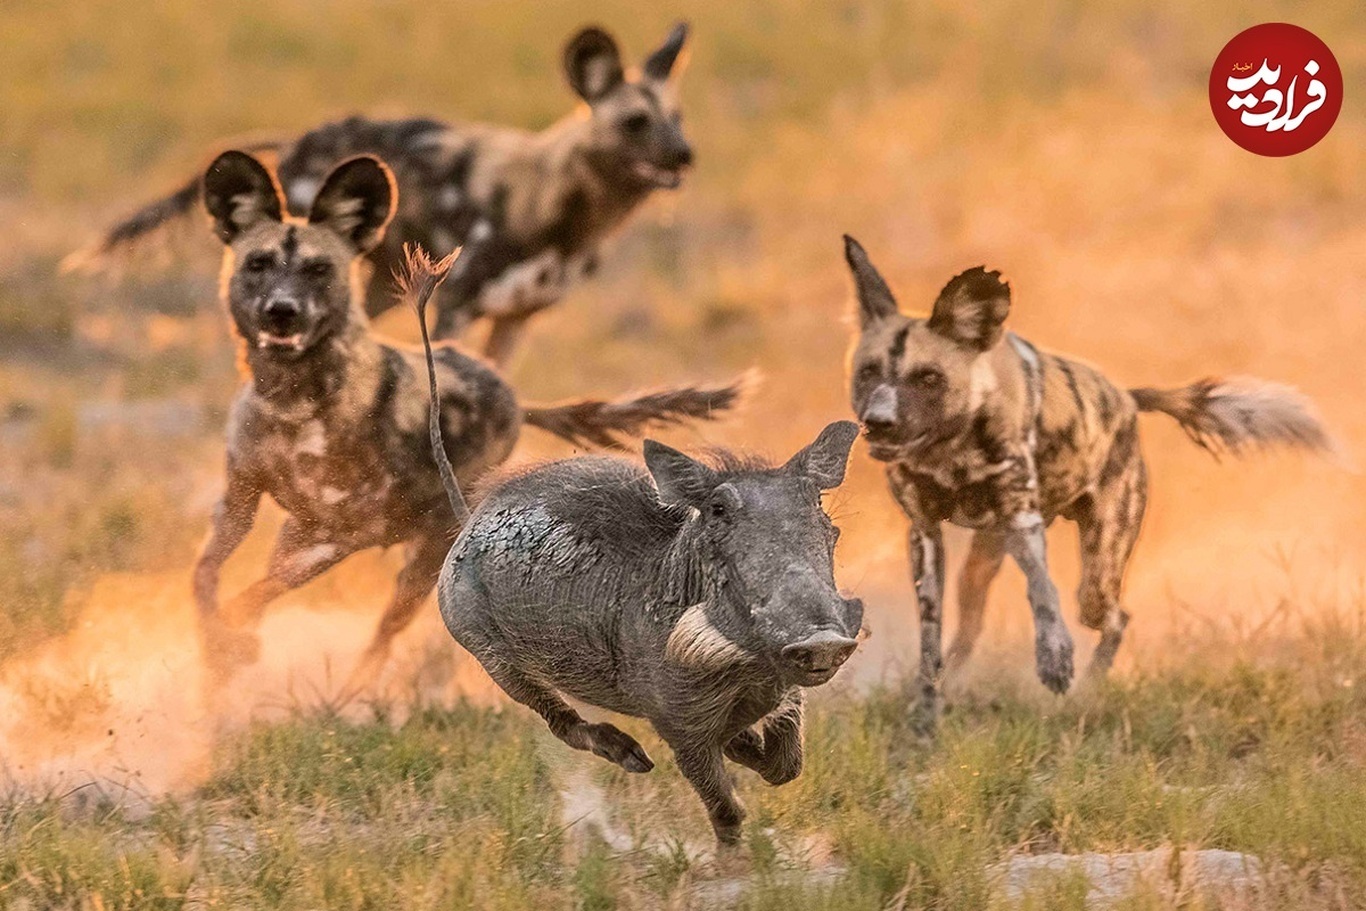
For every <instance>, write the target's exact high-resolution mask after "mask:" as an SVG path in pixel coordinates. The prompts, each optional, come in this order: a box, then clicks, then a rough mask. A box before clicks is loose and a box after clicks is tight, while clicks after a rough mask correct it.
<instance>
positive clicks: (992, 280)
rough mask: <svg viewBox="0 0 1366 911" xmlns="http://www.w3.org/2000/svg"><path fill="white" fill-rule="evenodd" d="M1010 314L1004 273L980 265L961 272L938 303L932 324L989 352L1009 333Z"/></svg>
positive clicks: (970, 346)
mask: <svg viewBox="0 0 1366 911" xmlns="http://www.w3.org/2000/svg"><path fill="white" fill-rule="evenodd" d="M1008 313H1010V285H1009V284H1008V283H1007V282H1003V281H1001V273H1000V272H988V271H987V268H986V266H977V267H976V268H974V269H969V270H967V271H966V272H960V273H958V274H957V275H955V276H954V277H953V278H951V279H949V283H948V284H947V285H945V286H944V290H943V291H940V292H939V299H938V300H936V301H935V302H934V311H933V312H932V313H931V314H930V321H929V327H930V328H931V329H933V330H934V331H935V332H938V333H939V334H940V335H943V336H947V337H948V338H951V339H953V340H954V341H955V342H958V343H959V344H960V345H963V346H965V347H967V348H972V349H975V350H977V351H986V350H987V349H988V348H991V347H993V346H994V345H995V344H996V343H997V342H999V341H1000V340H1001V336H1002V335H1004V334H1005V329H1004V324H1005V321H1006V315H1007V314H1008Z"/></svg>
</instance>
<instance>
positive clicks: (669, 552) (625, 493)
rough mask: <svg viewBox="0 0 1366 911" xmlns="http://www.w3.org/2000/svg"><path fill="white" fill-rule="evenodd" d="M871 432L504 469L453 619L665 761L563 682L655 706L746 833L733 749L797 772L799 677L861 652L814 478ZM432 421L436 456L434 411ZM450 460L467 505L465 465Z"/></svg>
mask: <svg viewBox="0 0 1366 911" xmlns="http://www.w3.org/2000/svg"><path fill="white" fill-rule="evenodd" d="M432 382H435V379H434V378H433V380H432ZM858 432H859V430H858V425H856V424H854V423H852V422H850V421H840V422H838V423H835V424H831V425H830V426H829V427H826V428H825V430H823V431H822V432H821V434H820V436H819V437H817V438H816V441H815V442H814V443H812V444H811V445H810V446H807V447H806V448H805V449H803V450H802V451H800V452H798V453H797V454H796V455H795V456H793V457H792V458H791V459H790V460H789V461H788V462H787V464H785V465H783V466H781V467H773V466H770V465H767V464H764V463H761V462H757V461H754V460H742V459H738V458H735V457H733V456H728V455H720V456H717V457H716V458H715V459H714V460H712V464H710V465H708V464H703V463H702V462H699V461H696V460H694V459H692V458H690V457H688V456H686V455H684V454H683V453H681V452H679V451H677V450H675V449H671V448H670V447H668V446H665V445H663V444H661V443H657V442H655V441H653V440H646V441H645V466H644V467H641V466H639V465H638V464H636V463H634V462H631V461H627V460H625V459H619V458H611V457H605V456H581V457H578V458H572V459H565V460H563V461H558V462H551V463H548V464H544V465H541V466H539V467H536V468H532V469H531V470H529V471H526V472H524V473H521V474H515V475H512V476H510V477H506V478H504V479H502V480H501V481H499V482H498V483H496V484H495V485H494V486H493V487H492V488H491V489H490V490H489V491H488V492H487V493H486V494H485V495H484V497H483V499H482V500H481V502H480V503H479V506H478V508H476V509H475V510H474V512H473V514H472V515H469V518H468V521H466V522H465V524H464V530H463V531H462V532H461V534H460V536H459V537H458V538H457V539H456V541H455V545H454V546H453V547H452V548H451V552H450V554H449V555H448V556H447V557H446V562H445V565H444V566H443V567H442V569H441V576H440V581H439V583H438V588H437V593H438V599H439V602H440V605H441V615H442V617H443V618H444V619H445V621H446V627H447V629H449V630H450V632H451V635H452V636H454V637H455V638H456V640H457V641H458V642H459V643H460V644H461V645H463V646H464V647H465V648H466V649H468V650H469V651H470V652H471V653H472V654H473V655H474V656H475V657H476V658H477V659H479V662H480V663H481V664H482V665H483V666H484V669H485V670H487V671H488V673H489V676H491V677H492V678H493V679H494V681H495V682H497V684H498V685H499V686H500V687H502V688H503V690H504V691H505V692H506V693H507V694H508V695H509V696H511V697H512V698H513V699H515V700H517V701H518V702H520V703H522V704H523V705H526V706H529V707H530V708H532V709H534V710H535V711H536V712H537V713H539V714H540V715H541V717H543V718H545V720H546V722H547V723H548V724H549V725H550V730H551V731H552V732H553V733H554V734H555V736H556V737H559V738H560V739H561V740H563V741H564V742H565V743H567V744H569V745H570V746H572V747H574V748H575V749H579V750H590V751H592V752H593V753H596V754H597V755H599V756H602V757H603V758H605V759H608V760H610V761H612V762H615V763H616V764H617V765H619V766H621V767H622V768H624V769H626V770H627V771H630V772H648V771H649V770H650V769H651V768H653V767H654V763H652V762H651V761H650V758H649V756H647V755H646V754H645V750H644V749H642V748H641V746H640V744H639V743H637V742H636V741H635V740H634V739H633V738H632V737H631V736H630V735H628V734H626V733H625V732H623V731H621V730H619V729H618V728H616V727H615V726H613V725H611V724H608V723H605V722H604V723H599V724H593V723H590V722H588V721H585V720H584V719H583V718H582V717H581V716H580V715H579V713H578V712H576V711H575V710H574V709H573V708H571V707H570V706H569V705H568V704H567V703H566V702H565V701H564V699H563V697H562V696H561V693H564V694H567V695H569V696H572V697H574V698H576V699H579V700H581V701H583V702H586V703H589V704H591V705H596V706H601V707H602V708H606V709H609V710H611V711H614V712H620V713H622V714H625V715H634V716H638V717H644V718H648V719H649V720H650V722H651V723H652V724H653V725H654V727H655V730H657V731H658V732H659V734H660V736H661V737H663V738H664V740H665V741H666V742H667V743H668V744H669V746H670V747H672V748H673V750H674V753H675V755H676V757H677V761H678V768H679V770H680V771H681V772H682V773H683V774H684V776H686V777H687V779H688V781H689V782H691V783H692V786H693V787H694V788H695V789H696V790H697V793H698V795H699V796H700V797H701V798H702V801H703V803H705V804H706V806H707V812H708V814H709V815H710V817H711V823H712V827H713V828H714V829H715V831H716V837H717V839H718V840H720V841H721V842H722V843H723V844H733V843H734V842H736V841H737V840H738V839H739V837H740V823H741V821H742V819H743V815H744V814H743V811H742V809H741V807H740V803H739V801H738V800H737V799H736V797H735V791H734V787H733V785H732V783H731V779H730V776H729V774H728V773H727V772H726V768H725V764H724V762H723V761H722V757H723V756H725V757H726V758H729V759H730V760H731V761H733V762H738V763H740V764H741V765H744V766H748V767H749V768H751V769H753V770H755V771H756V772H758V773H759V774H760V775H761V776H763V778H764V780H765V781H767V782H769V783H770V784H775V785H776V784H783V783H784V782H788V781H791V780H792V779H793V778H796V777H797V775H798V774H800V773H801V769H802V691H801V687H803V686H819V685H820V684H822V683H825V682H826V681H828V680H830V678H831V677H833V676H834V675H835V672H836V671H837V670H838V669H839V667H840V665H842V664H843V663H844V661H845V659H847V658H848V657H849V655H850V654H851V653H852V652H853V651H854V647H855V640H854V636H855V635H856V634H857V633H858V631H859V627H860V625H861V623H862V620H863V604H862V602H860V601H859V600H858V599H856V598H855V599H850V598H844V597H842V596H841V595H840V593H839V592H838V591H837V590H836V588H835V580H834V549H835V541H836V539H837V538H838V536H839V531H838V529H837V528H835V526H834V524H833V523H832V522H831V521H830V518H829V517H828V516H827V515H826V514H825V511H824V510H823V509H822V508H821V492H822V491H824V490H831V489H833V488H835V487H838V486H839V485H840V483H841V482H842V481H843V480H844V469H845V462H846V460H847V459H848V457H849V449H850V447H851V446H852V445H853V442H854V439H855V437H857V436H858ZM432 436H433V438H434V439H435V440H436V442H437V445H436V446H435V447H434V449H433V456H434V457H435V458H436V460H437V462H438V464H441V463H443V462H444V461H445V459H446V451H445V449H444V447H442V446H441V445H440V429H439V426H437V425H436V424H433V427H432ZM442 476H443V478H444V479H446V481H447V482H448V492H449V493H450V496H451V501H452V506H453V508H454V509H455V510H456V512H457V513H458V514H463V513H465V507H464V500H463V498H462V497H461V495H460V491H459V489H458V487H456V486H455V483H454V475H453V473H452V472H451V471H449V470H447V469H444V468H443V470H442ZM462 517H463V516H462ZM756 725H757V728H756V727H755V726H756Z"/></svg>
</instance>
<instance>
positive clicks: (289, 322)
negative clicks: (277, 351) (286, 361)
mask: <svg viewBox="0 0 1366 911" xmlns="http://www.w3.org/2000/svg"><path fill="white" fill-rule="evenodd" d="M304 323H305V319H304V306H303V304H302V303H300V302H299V301H298V300H297V299H296V298H293V297H272V298H270V299H269V300H267V301H266V303H265V306H263V307H262V308H261V318H260V331H259V332H258V333H257V336H256V345H257V347H258V348H289V349H292V350H294V351H298V350H301V349H302V348H303V344H304V335H305V330H306V328H307V327H306V326H305V325H304Z"/></svg>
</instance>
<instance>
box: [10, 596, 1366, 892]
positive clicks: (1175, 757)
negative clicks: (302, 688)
mask: <svg viewBox="0 0 1366 911" xmlns="http://www.w3.org/2000/svg"><path fill="white" fill-rule="evenodd" d="M1361 619H1362V618H1361V617H1360V616H1356V617H1342V618H1338V620H1337V621H1336V622H1335V624H1334V625H1331V626H1328V627H1325V626H1324V625H1323V624H1322V623H1316V624H1314V625H1313V626H1312V628H1306V629H1302V630H1301V631H1300V635H1299V636H1298V637H1297V638H1296V640H1295V641H1296V646H1295V648H1294V649H1293V650H1290V651H1287V652H1284V653H1283V654H1281V655H1279V656H1277V657H1274V658H1273V657H1270V656H1268V655H1262V656H1260V658H1259V659H1257V660H1253V659H1250V658H1249V657H1247V656H1244V657H1241V658H1230V659H1228V660H1217V661H1213V662H1197V661H1193V660H1191V657H1192V656H1189V655H1188V656H1186V657H1185V658H1183V660H1182V666H1181V668H1180V669H1179V670H1168V671H1164V672H1163V673H1161V674H1154V675H1145V674H1135V675H1132V676H1130V677H1129V678H1127V679H1125V680H1123V681H1121V682H1119V683H1117V684H1115V685H1113V686H1110V687H1106V688H1104V689H1103V690H1101V691H1099V692H1096V693H1093V694H1091V695H1090V696H1088V697H1085V698H1074V699H1071V700H1069V701H1067V702H1066V703H1061V704H1048V703H1045V702H1044V700H1043V699H1041V698H1021V697H1019V696H1015V695H1012V692H1013V688H1012V686H1006V687H1001V688H997V691H995V692H993V691H992V688H990V687H987V688H985V689H984V690H981V691H979V692H977V693H975V694H974V695H973V696H972V697H970V698H966V699H964V700H963V701H960V702H959V703H958V704H957V705H956V707H955V709H954V711H952V712H951V713H950V715H949V717H948V719H947V722H946V724H945V726H944V730H943V735H942V737H941V738H940V740H939V742H938V743H936V744H933V745H925V744H922V743H919V742H917V741H916V740H915V739H914V738H913V736H912V735H911V733H910V732H909V730H908V725H907V712H906V699H905V697H904V695H903V694H901V693H899V692H897V691H896V690H895V689H886V688H875V689H873V690H872V691H870V692H867V693H864V694H859V695H855V694H853V693H849V692H846V693H843V694H836V695H832V696H827V697H824V698H818V699H817V706H816V709H815V711H814V712H813V717H812V719H811V724H810V728H809V731H808V736H807V743H808V750H809V752H810V761H809V764H808V766H807V770H806V772H805V774H804V775H803V776H802V777H801V778H800V779H799V780H798V781H797V782H795V783H793V784H792V785H790V786H787V787H784V788H781V789H772V788H768V787H766V786H764V785H763V784H762V783H761V782H759V781H758V779H757V778H756V777H754V776H751V775H748V774H744V775H741V776H740V778H741V785H742V794H743V796H744V798H745V800H746V801H747V803H748V806H749V808H750V813H751V816H750V820H749V822H748V824H747V828H746V835H745V841H744V844H743V847H742V848H741V849H740V850H739V851H738V852H737V853H736V855H735V856H731V857H722V858H719V859H718V858H716V857H714V856H712V855H711V854H710V852H709V851H708V852H704V851H701V850H700V849H701V848H702V847H705V846H706V845H707V841H708V827H707V824H706V820H705V817H704V815H703V813H702V811H701V809H700V807H699V806H698V805H697V803H696V801H695V799H694V798H693V796H692V795H691V793H690V792H689V791H688V789H687V787H686V786H685V785H684V784H683V783H682V780H681V779H680V778H679V776H678V775H677V771H676V769H674V768H673V765H672V763H671V762H670V761H668V760H667V759H666V756H667V754H666V753H665V752H664V751H663V750H662V748H661V746H662V745H661V744H659V742H658V741H657V740H656V739H654V738H652V737H650V736H649V735H648V734H645V736H644V737H643V738H642V739H643V741H644V743H645V745H646V747H647V749H650V750H651V752H652V753H653V754H654V756H655V757H656V759H661V760H664V761H662V762H660V763H659V767H658V768H657V769H656V770H655V772H654V773H652V774H650V775H648V776H629V775H627V774H626V773H624V772H621V771H620V770H617V769H615V768H612V767H608V766H607V765H606V764H605V763H602V762H601V761H599V760H596V759H593V758H590V757H584V756H583V755H582V754H569V753H568V751H567V750H565V749H564V748H563V747H562V746H561V745H560V744H558V743H557V742H554V741H552V740H551V739H550V738H549V736H548V735H547V734H546V732H545V731H544V730H543V728H542V727H541V725H540V724H539V723H538V722H536V721H534V720H532V719H530V718H529V717H528V716H527V715H526V714H525V713H522V712H513V711H504V712H500V711H497V710H495V709H488V708H475V707H471V706H469V705H456V706H454V707H452V708H427V709H419V710H416V711H413V712H412V713H411V714H408V715H407V716H406V718H405V719H404V720H402V721H401V722H396V721H395V720H394V719H393V718H391V717H389V716H388V715H387V713H386V711H385V710H384V709H383V708H378V707H377V708H375V709H374V710H373V715H372V717H370V718H368V719H366V720H363V721H345V722H344V721H342V720H341V719H339V718H337V717H335V716H332V715H328V714H325V713H302V714H298V715H296V716H295V717H293V718H291V719H290V720H289V721H287V722H284V723H272V724H261V725H256V726H252V727H249V728H247V729H245V730H243V731H241V732H239V733H237V734H235V735H234V736H232V737H231V738H229V739H228V740H227V741H226V742H225V743H224V744H223V745H222V748H221V750H220V752H219V754H218V756H217V758H216V760H215V762H214V767H213V771H212V773H211V775H210V776H209V777H208V778H207V780H206V781H205V782H204V783H203V784H201V785H200V786H199V787H197V788H196V789H195V790H194V791H193V792H191V793H188V794H183V795H180V796H175V797H163V798H160V799H156V800H153V801H151V802H150V804H144V803H142V802H134V803H132V804H131V805H129V804H126V803H125V804H122V805H121V803H120V802H119V801H117V800H113V799H109V798H107V797H102V796H101V795H100V794H99V792H98V790H96V789H93V788H91V789H86V790H84V791H81V792H78V793H77V794H74V795H72V794H67V795H60V796H58V795H54V796H50V797H47V798H32V797H29V798H14V799H11V800H9V801H6V802H5V803H4V805H3V809H0V885H2V886H3V888H4V891H3V892H2V893H0V906H4V907H15V908H22V907H72V908H77V907H79V908H87V907H95V908H98V907H104V908H111V909H112V908H152V907H157V908H162V907H164V908H181V907H193V908H207V907H237V908H248V907H254V908H265V907H269V908H298V909H305V908H324V907H325V908H338V909H352V908H354V909H365V908H393V907H405V908H461V907H472V908H508V909H511V908H526V907H540V908H565V909H570V908H589V909H608V908H654V907H668V908H708V907H714V906H716V898H715V897H716V896H718V895H726V894H728V893H727V892H726V891H725V889H726V887H727V886H728V885H729V884H731V883H734V882H742V883H744V884H745V887H746V888H745V891H744V893H743V897H742V898H740V900H739V902H738V907H743V908H754V909H760V908H771V909H777V908H785V909H798V908H801V909H806V908H812V909H814V908H858V909H865V908H866V909H883V908H922V907H927V908H943V909H965V911H966V909H980V908H986V907H995V906H1000V905H999V901H998V899H999V896H998V895H997V893H995V892H994V891H993V880H992V877H991V876H990V875H989V874H988V873H987V870H988V868H989V867H990V866H991V865H992V864H994V863H996V862H998V861H1000V860H1001V858H1003V857H1004V856H1006V855H1008V854H1010V853H1012V852H1045V851H1062V852H1069V853H1074V852H1084V851H1105V852H1113V851H1124V850H1134V849H1142V848H1147V847H1151V846H1153V845H1163V844H1172V845H1178V846H1182V847H1184V848H1199V847H1214V848H1223V849H1228V850H1235V851H1244V852H1249V853H1252V854H1255V855H1256V856H1258V857H1259V858H1261V859H1262V861H1263V863H1264V864H1265V865H1266V869H1267V870H1268V877H1267V882H1266V885H1265V886H1264V888H1263V890H1262V891H1260V892H1259V893H1257V894H1256V895H1255V897H1249V896H1243V899H1242V901H1235V902H1232V903H1223V904H1220V903H1218V902H1214V901H1209V902H1207V901H1206V899H1204V898H1203V897H1201V896H1200V895H1198V894H1187V895H1184V896H1182V903H1181V907H1187V908H1205V907H1234V908H1237V907H1259V908H1285V909H1291V908H1295V909H1304V908H1352V907H1360V902H1361V900H1362V897H1363V896H1366V844H1363V841H1362V839H1363V832H1366V784H1363V782H1364V781H1366V778H1364V777H1363V774H1362V773H1363V768H1362V755H1363V753H1362V747H1363V745H1366V725H1364V724H1363V722H1364V721H1366V697H1363V690H1362V687H1360V686H1357V685H1355V684H1356V681H1358V680H1361V679H1362V674H1363V672H1366V649H1363V647H1362V645H1361V642H1362V640H1361V638H1360V637H1361V634H1362V632H1363V631H1362V630H1361V629H1360V628H1359V624H1360V623H1361ZM633 730H634V731H635V732H636V733H642V732H641V731H640V726H639V725H636V726H635V727H634V729H633ZM566 782H570V783H574V784H573V787H572V788H571V789H570V790H564V789H565V788H566ZM598 801H601V803H600V804H598V803H597V802H598ZM1161 886H1162V884H1161V883H1160V882H1158V883H1152V884H1149V885H1147V886H1145V887H1143V888H1141V889H1139V890H1138V891H1137V892H1136V893H1135V894H1134V896H1133V897H1132V899H1131V900H1130V901H1129V902H1128V903H1126V904H1125V905H1124V907H1129V908H1156V907H1167V906H1169V899H1168V900H1163V899H1161V898H1160V897H1159V891H1160V888H1161ZM708 890H710V891H708ZM1084 897H1085V889H1084V888H1082V887H1080V885H1079V884H1078V883H1077V882H1075V881H1071V880H1068V879H1066V878H1063V879H1053V880H1047V879H1044V880H1040V881H1038V882H1037V883H1036V888H1035V890H1034V897H1033V901H1034V904H1033V905H1032V907H1037V908H1052V909H1070V908H1077V909H1080V908H1083V907H1085V906H1086V905H1085V901H1084ZM1254 898H1255V901H1254ZM30 903H31V904H30Z"/></svg>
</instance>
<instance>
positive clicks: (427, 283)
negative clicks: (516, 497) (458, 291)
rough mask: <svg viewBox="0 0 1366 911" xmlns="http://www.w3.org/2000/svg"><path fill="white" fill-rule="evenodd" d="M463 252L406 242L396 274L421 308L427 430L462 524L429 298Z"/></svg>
mask: <svg viewBox="0 0 1366 911" xmlns="http://www.w3.org/2000/svg"><path fill="white" fill-rule="evenodd" d="M459 255H460V250H459V248H456V249H455V251H453V252H452V253H451V255H450V256H447V257H446V258H445V259H443V260H441V261H440V262H435V263H434V262H432V258H431V257H430V256H428V255H427V251H425V250H423V249H422V248H421V247H419V246H416V245H413V244H404V245H403V268H402V270H400V271H399V272H397V273H396V274H395V276H394V278H395V279H396V280H397V281H398V285H399V289H400V291H401V293H402V295H403V297H404V298H406V299H408V300H410V301H411V302H412V304H413V307H414V308H415V309H416V310H417V324H418V325H419V326H420V327H422V350H423V352H424V353H425V354H426V355H427V384H428V389H429V391H430V393H431V397H432V401H431V406H430V408H429V409H428V411H427V434H428V436H429V437H430V438H431V442H432V459H433V460H434V461H435V462H436V470H437V471H439V472H440V473H441V486H443V487H445V488H446V497H447V498H448V499H449V500H450V501H451V512H453V513H455V520H456V522H457V523H459V524H460V525H464V524H465V520H466V519H468V518H469V517H470V507H469V504H468V503H466V502H465V495H464V494H463V493H461V492H460V482H458V481H457V480H456V479H455V469H453V468H452V467H451V459H450V456H448V455H446V444H445V441H444V440H443V439H442V438H441V398H440V395H439V394H438V391H437V388H436V361H435V360H434V359H433V358H432V340H431V338H429V337H428V335H427V301H429V300H431V298H432V294H434V293H435V292H436V289H437V288H438V287H439V286H440V285H441V283H442V282H443V281H445V280H446V275H447V274H448V273H449V272H450V271H451V265H452V264H453V263H454V262H455V258H456V257H457V256H459Z"/></svg>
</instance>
